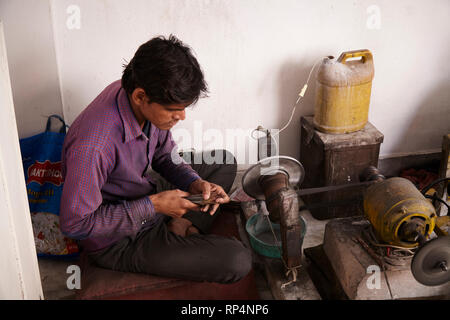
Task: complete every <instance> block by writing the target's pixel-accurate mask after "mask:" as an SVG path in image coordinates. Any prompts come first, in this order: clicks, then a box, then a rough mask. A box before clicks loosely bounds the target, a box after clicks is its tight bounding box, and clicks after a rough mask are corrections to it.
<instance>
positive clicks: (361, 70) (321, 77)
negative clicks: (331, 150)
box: [314, 49, 374, 134]
mask: <svg viewBox="0 0 450 320" xmlns="http://www.w3.org/2000/svg"><path fill="white" fill-rule="evenodd" d="M354 58H357V59H356V60H355V59H354ZM349 59H350V60H349ZM373 76H374V66H373V57H372V53H371V52H370V51H369V50H367V49H362V50H355V51H347V52H343V53H342V54H341V55H340V56H339V58H338V59H337V60H336V59H334V57H331V56H330V57H327V58H324V60H323V61H322V64H321V65H320V67H319V70H318V72H317V78H316V101H315V106H314V125H315V127H316V129H317V130H319V131H322V132H325V133H335V134H339V133H349V132H355V131H358V130H361V129H362V128H364V126H365V125H366V123H367V121H368V115H369V104H370V93H371V90H372V79H373Z"/></svg>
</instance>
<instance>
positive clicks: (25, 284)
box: [0, 22, 43, 300]
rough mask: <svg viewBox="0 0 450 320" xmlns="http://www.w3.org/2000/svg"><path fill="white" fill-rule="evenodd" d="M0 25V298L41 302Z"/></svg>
mask: <svg viewBox="0 0 450 320" xmlns="http://www.w3.org/2000/svg"><path fill="white" fill-rule="evenodd" d="M7 62H8V61H7V54H6V46H5V41H4V36H3V25H2V23H1V22H0V106H1V117H0V243H1V245H0V257H1V259H0V271H1V272H0V299H2V300H3V299H12V300H14V299H43V293H42V287H41V279H40V276H39V268H38V262H37V256H36V249H35V245H34V237H33V230H32V227H31V217H30V210H29V207H28V199H27V193H26V189H25V180H24V179H23V167H22V161H21V158H20V149H19V137H18V134H17V129H16V118H15V114H14V107H13V100H12V92H11V83H10V78H9V72H8V63H7Z"/></svg>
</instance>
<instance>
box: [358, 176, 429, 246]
mask: <svg viewBox="0 0 450 320" xmlns="http://www.w3.org/2000/svg"><path fill="white" fill-rule="evenodd" d="M364 214H365V216H366V218H367V219H368V220H369V221H370V223H371V224H372V226H373V228H374V230H375V233H376V235H377V237H378V239H379V240H381V241H382V242H384V243H386V244H389V245H394V246H401V247H406V248H413V247H416V246H417V245H418V243H417V242H410V241H405V240H404V239H402V238H401V235H400V233H399V230H400V227H401V226H402V225H403V224H405V223H408V222H410V221H411V219H417V218H419V219H422V220H423V223H424V225H425V228H424V232H423V234H422V235H423V236H424V237H425V238H426V237H428V236H429V235H430V234H431V233H432V232H433V230H434V227H435V225H436V211H435V208H434V207H433V205H432V204H431V203H430V201H428V200H427V199H426V198H425V197H424V196H423V195H422V194H421V193H420V191H419V190H417V188H416V187H415V186H414V184H413V183H412V182H411V181H409V180H407V179H405V178H399V177H395V178H390V179H387V180H384V181H381V182H377V183H375V184H373V185H371V186H370V187H368V188H367V189H366V191H365V194H364Z"/></svg>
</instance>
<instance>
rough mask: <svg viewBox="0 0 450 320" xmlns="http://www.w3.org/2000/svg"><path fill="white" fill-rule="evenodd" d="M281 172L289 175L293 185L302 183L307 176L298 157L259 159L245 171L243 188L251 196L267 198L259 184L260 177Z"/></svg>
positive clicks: (259, 198)
mask: <svg viewBox="0 0 450 320" xmlns="http://www.w3.org/2000/svg"><path fill="white" fill-rule="evenodd" d="M280 172H282V173H284V174H286V175H287V177H288V181H289V184H290V185H291V186H295V185H297V184H301V183H302V182H303V179H304V177H305V169H304V168H303V166H302V164H301V163H300V162H299V161H298V160H297V159H294V158H291V157H287V156H274V157H268V158H264V159H262V160H259V161H258V163H256V164H255V165H253V166H251V167H250V168H249V169H248V170H247V171H246V172H245V173H244V176H243V177H242V188H243V189H244V191H245V193H246V194H248V195H249V196H250V197H253V198H255V199H257V200H265V197H264V192H263V190H262V189H261V187H260V185H259V180H260V178H261V177H262V176H266V175H273V174H276V173H280Z"/></svg>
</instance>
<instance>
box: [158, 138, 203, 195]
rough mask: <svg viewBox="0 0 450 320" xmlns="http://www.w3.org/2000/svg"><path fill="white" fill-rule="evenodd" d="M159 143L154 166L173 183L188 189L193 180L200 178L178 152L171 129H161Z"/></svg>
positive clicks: (182, 188) (184, 189) (185, 189)
mask: <svg viewBox="0 0 450 320" xmlns="http://www.w3.org/2000/svg"><path fill="white" fill-rule="evenodd" d="M158 145H159V147H158V148H156V150H155V154H154V156H153V160H152V168H153V169H154V170H155V171H156V172H158V173H159V174H160V175H161V176H163V177H164V178H165V179H166V180H167V181H169V182H170V183H171V184H173V185H175V186H177V187H178V188H179V189H181V190H183V191H188V189H189V186H190V185H191V183H192V182H194V181H195V180H197V179H200V176H199V175H198V173H197V172H196V171H195V170H194V169H192V167H191V166H190V165H189V164H187V163H186V162H185V161H184V160H183V159H182V158H181V157H180V156H179V155H178V152H177V145H176V143H175V141H173V138H172V134H171V132H170V131H160V133H159V137H158Z"/></svg>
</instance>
